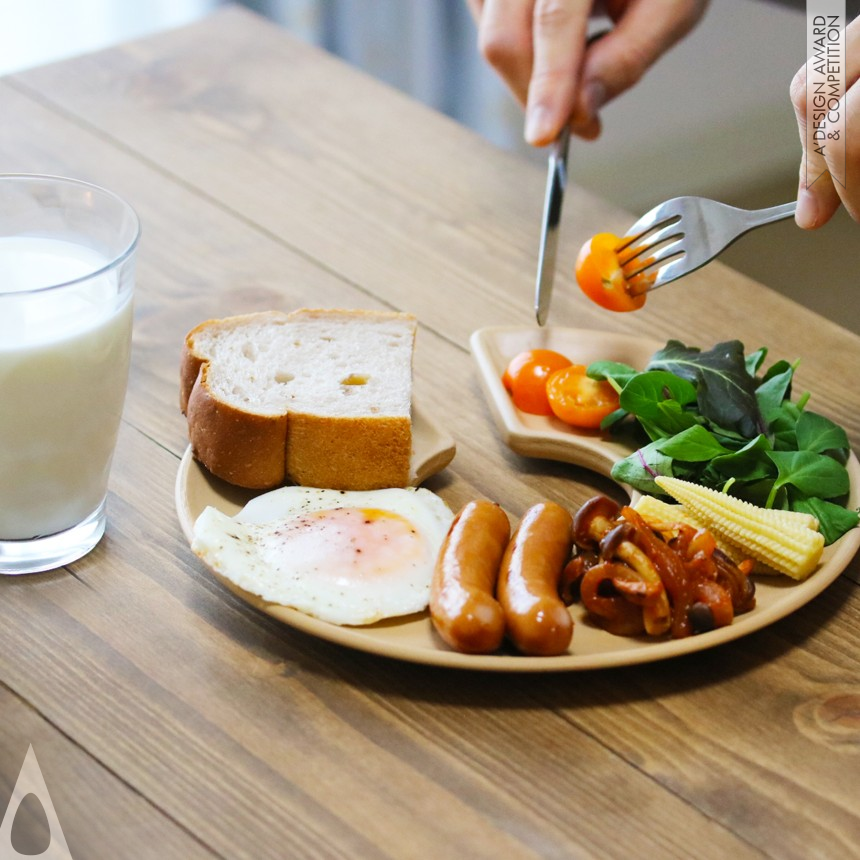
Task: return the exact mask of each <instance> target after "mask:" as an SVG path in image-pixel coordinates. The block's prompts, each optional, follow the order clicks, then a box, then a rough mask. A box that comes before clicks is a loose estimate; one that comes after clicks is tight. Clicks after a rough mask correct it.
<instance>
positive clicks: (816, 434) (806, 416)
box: [795, 412, 849, 454]
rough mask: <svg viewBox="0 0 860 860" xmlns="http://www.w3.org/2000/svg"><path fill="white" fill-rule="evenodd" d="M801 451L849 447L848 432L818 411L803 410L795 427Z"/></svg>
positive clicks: (820, 452)
mask: <svg viewBox="0 0 860 860" xmlns="http://www.w3.org/2000/svg"><path fill="white" fill-rule="evenodd" d="M795 432H796V434H797V447H798V448H799V449H800V450H801V451H814V452H815V453H817V454H823V453H824V452H825V451H840V450H843V449H845V448H848V447H849V442H848V434H847V433H846V432H845V431H844V430H843V429H842V428H841V427H840V426H839V425H838V424H836V423H834V422H833V421H831V420H830V419H829V418H825V417H824V416H823V415H819V414H818V413H817V412H803V413H801V415H800V417H799V418H798V419H797V426H796V428H795Z"/></svg>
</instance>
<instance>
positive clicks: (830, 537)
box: [791, 498, 860, 546]
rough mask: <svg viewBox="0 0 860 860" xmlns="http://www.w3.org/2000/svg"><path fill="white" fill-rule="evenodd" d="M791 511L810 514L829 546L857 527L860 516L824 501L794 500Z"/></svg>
mask: <svg viewBox="0 0 860 860" xmlns="http://www.w3.org/2000/svg"><path fill="white" fill-rule="evenodd" d="M791 507H792V510H795V511H803V513H806V514H812V516H814V517H815V518H816V519H817V520H818V529H819V531H820V532H821V534H823V535H824V543H825V545H826V546H829V545H830V544H832V543H833V542H834V541H837V540H839V538H841V537H842V535H844V534H845V532H847V531H850V530H851V529H853V528H856V527H857V524H858V522H860V515H858V513H857V511H850V510H848V508H843V507H842V505H837V504H834V503H833V502H828V501H825V500H824V499H816V498H811V499H795V501H794V502H793V503H792V506H791Z"/></svg>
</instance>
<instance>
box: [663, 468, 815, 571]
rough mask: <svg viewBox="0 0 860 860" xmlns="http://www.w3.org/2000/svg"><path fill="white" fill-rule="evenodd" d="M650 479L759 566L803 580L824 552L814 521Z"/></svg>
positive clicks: (671, 481) (691, 486) (686, 485)
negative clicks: (762, 565) (764, 565)
mask: <svg viewBox="0 0 860 860" xmlns="http://www.w3.org/2000/svg"><path fill="white" fill-rule="evenodd" d="M655 481H656V483H657V485H658V486H659V487H660V488H661V489H663V490H665V491H666V492H667V493H668V494H669V495H670V496H672V497H673V498H674V499H675V500H676V501H678V502H680V503H681V505H683V506H684V507H685V508H686V509H687V512H688V513H689V514H692V516H693V517H694V518H695V519H697V520H699V521H700V522H701V523H702V524H703V525H704V526H705V527H706V528H707V529H708V530H709V531H710V532H711V533H712V534H713V535H714V537H717V538H722V539H723V540H725V541H726V542H727V543H731V544H734V545H735V546H736V547H738V548H739V549H740V550H742V551H743V552H746V553H748V554H749V555H750V556H751V557H752V558H754V559H756V560H757V561H760V562H761V563H762V564H766V565H767V566H768V567H772V568H773V569H774V570H776V571H779V572H780V573H784V574H786V575H787V576H790V577H791V578H792V579H806V577H807V576H809V574H810V573H812V571H813V570H815V567H816V565H817V564H818V562H819V560H820V558H821V553H822V551H823V549H824V536H823V535H822V534H821V533H820V532H819V531H817V529H818V522H817V520H816V519H815V517H810V516H808V515H807V514H796V513H793V512H791V511H779V510H771V509H767V508H759V507H757V506H756V505H753V504H750V503H749V502H745V501H743V500H742V499H737V498H735V497H734V496H730V495H728V494H727V493H721V492H719V491H717V490H712V489H709V488H708V487H700V486H699V485H698V484H693V483H690V482H689V481H682V480H680V479H679V478H669V477H658V478H655Z"/></svg>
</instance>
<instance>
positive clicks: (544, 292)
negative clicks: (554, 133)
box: [535, 126, 570, 325]
mask: <svg viewBox="0 0 860 860" xmlns="http://www.w3.org/2000/svg"><path fill="white" fill-rule="evenodd" d="M569 143H570V129H569V128H568V127H567V126H565V127H564V129H563V130H562V132H561V134H560V135H559V136H558V138H557V139H556V140H555V141H554V142H553V143H552V144H550V150H549V164H548V167H547V177H546V195H545V197H544V201H543V224H542V226H541V234H540V251H539V252H538V269H537V283H536V286H535V316H536V317H537V323H538V325H544V324H545V323H546V321H547V317H548V316H549V304H550V300H551V299H552V286H553V281H554V280H555V256H556V251H557V249H558V228H559V221H560V220H561V204H562V202H563V201H564V189H565V186H566V185H567V150H568V145H569Z"/></svg>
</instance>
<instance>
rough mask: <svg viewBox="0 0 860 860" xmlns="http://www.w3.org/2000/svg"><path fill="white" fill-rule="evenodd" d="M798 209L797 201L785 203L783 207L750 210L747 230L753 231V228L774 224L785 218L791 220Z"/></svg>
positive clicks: (747, 218)
mask: <svg viewBox="0 0 860 860" xmlns="http://www.w3.org/2000/svg"><path fill="white" fill-rule="evenodd" d="M796 208H797V201H795V200H792V201H791V203H783V204H782V205H781V206H771V207H770V208H768V209H748V210H747V217H746V229H747V230H752V229H753V227H761V226H762V225H763V224H772V223H773V222H774V221H782V220H783V219H785V218H790V217H791V216H792V215H794V210H795V209H796Z"/></svg>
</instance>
